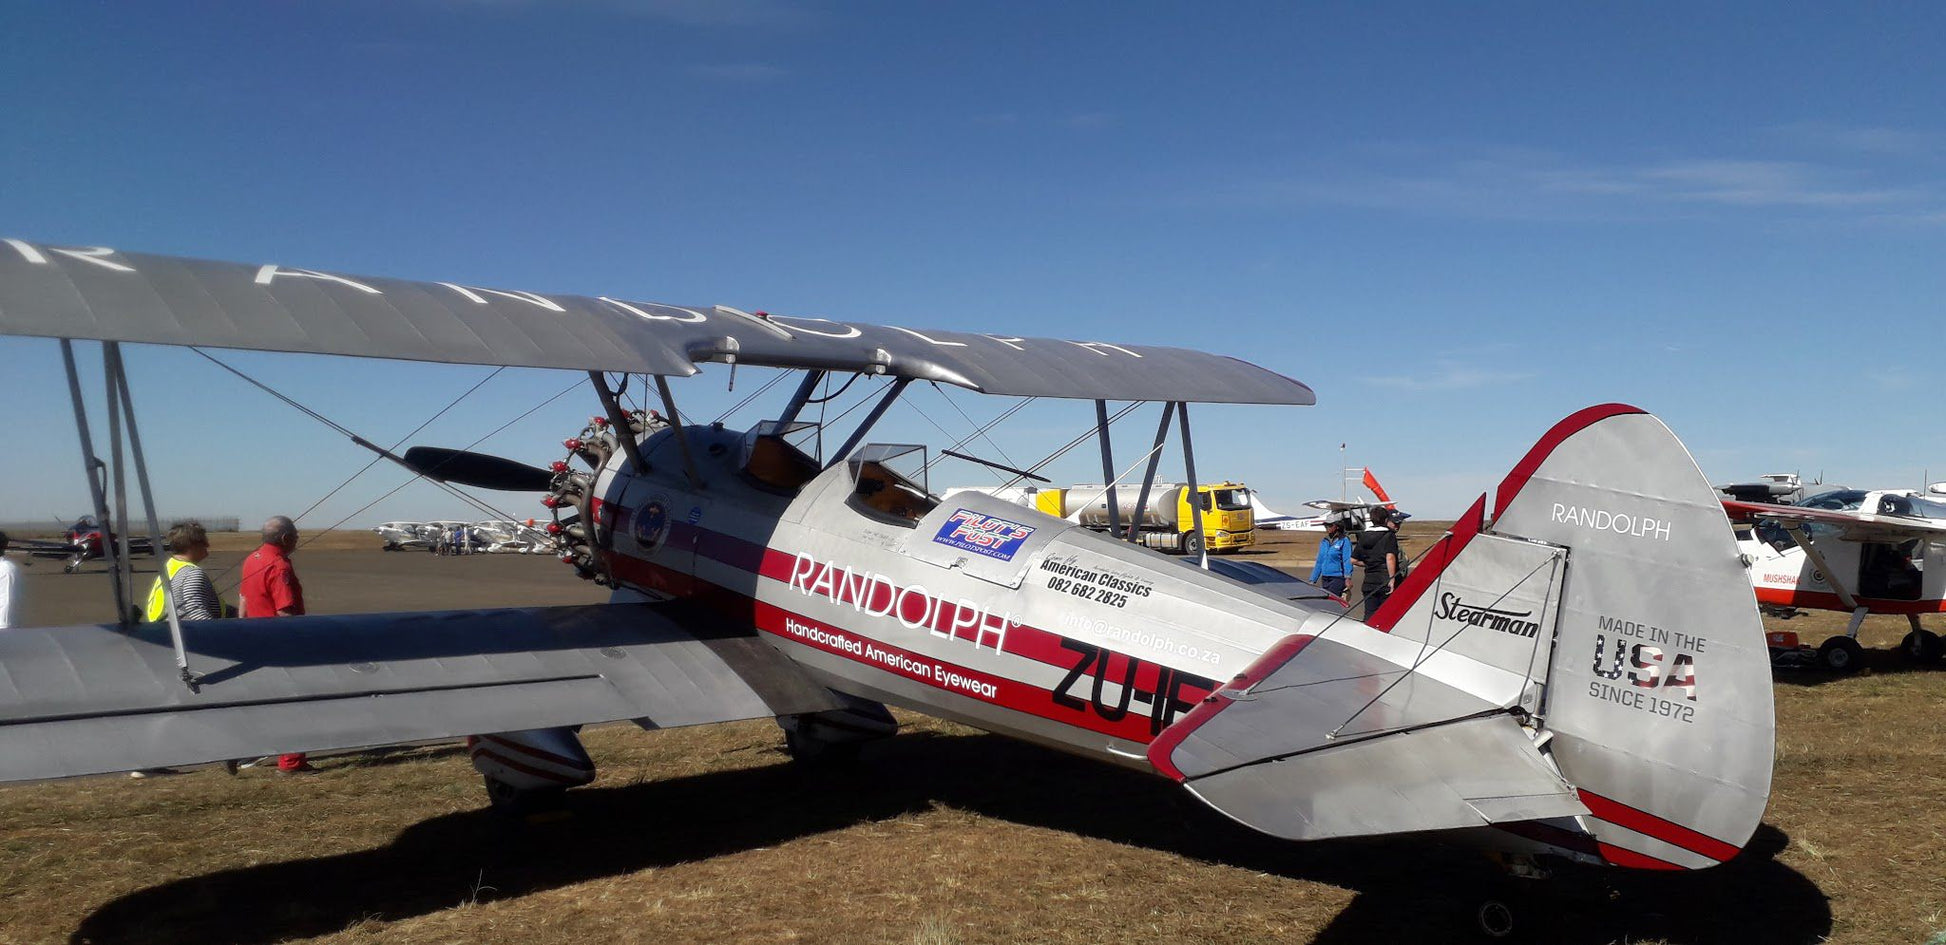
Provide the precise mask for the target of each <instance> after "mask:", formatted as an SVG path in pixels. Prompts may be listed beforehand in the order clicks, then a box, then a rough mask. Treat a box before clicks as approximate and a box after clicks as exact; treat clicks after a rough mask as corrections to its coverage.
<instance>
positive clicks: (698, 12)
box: [436, 0, 812, 28]
mask: <svg viewBox="0 0 1946 945" xmlns="http://www.w3.org/2000/svg"><path fill="white" fill-rule="evenodd" d="M436 2H439V3H442V4H444V5H445V6H448V7H476V8H486V9H493V8H498V9H508V10H512V9H528V8H531V9H540V8H543V7H556V8H558V7H562V6H576V7H581V8H584V9H596V10H606V11H608V12H611V13H620V14H626V15H629V16H640V17H647V18H649V19H656V20H667V21H669V22H672V23H681V24H684V25H686V26H718V27H769V28H777V27H790V26H797V25H800V24H803V23H805V22H808V21H809V20H810V19H811V16H812V14H811V12H810V10H809V9H808V8H806V7H802V6H798V5H795V4H791V3H785V2H782V0H436Z"/></svg>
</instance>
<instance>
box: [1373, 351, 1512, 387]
mask: <svg viewBox="0 0 1946 945" xmlns="http://www.w3.org/2000/svg"><path fill="white" fill-rule="evenodd" d="M1494 360H1495V359H1488V358H1485V357H1466V358H1436V359H1434V360H1433V362H1432V365H1431V367H1430V369H1429V370H1427V371H1421V372H1418V373H1413V374H1394V375H1380V376H1377V377H1370V378H1366V381H1367V382H1368V383H1371V384H1375V385H1377V386H1379V387H1390V388H1394V389H1396V390H1409V391H1451V390H1477V389H1479V388H1482V387H1499V386H1502V385H1505V384H1517V383H1519V382H1521V381H1525V380H1528V379H1530V378H1532V377H1533V376H1534V375H1533V373H1532V372H1530V371H1518V370H1509V369H1507V368H1505V367H1501V366H1499V365H1497V364H1495V363H1494Z"/></svg>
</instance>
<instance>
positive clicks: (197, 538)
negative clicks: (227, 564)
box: [144, 522, 223, 620]
mask: <svg viewBox="0 0 1946 945" xmlns="http://www.w3.org/2000/svg"><path fill="white" fill-rule="evenodd" d="M169 552H170V555H169V560H168V561H167V562H165V563H164V564H163V568H164V570H165V571H166V573H167V574H168V578H169V596H170V598H173V599H174V600H175V603H176V617H177V618H178V619H181V620H214V619H216V618H218V617H221V616H223V602H222V601H221V600H220V599H218V598H217V596H216V585H214V584H211V583H210V580H209V575H208V574H207V573H205V572H204V571H203V569H202V568H201V567H199V566H198V565H199V564H200V563H201V562H202V560H203V559H204V558H207V557H209V533H207V532H205V531H204V530H203V526H202V524H201V523H199V522H177V523H176V524H174V525H172V526H170V527H169ZM167 607H168V604H167V602H166V600H165V599H164V598H163V596H162V577H161V576H160V575H158V576H157V577H156V579H155V586H154V587H152V588H150V589H149V606H148V611H147V613H146V614H145V615H144V616H146V617H147V618H148V619H149V620H162V619H164V618H166V617H167V616H168V610H167Z"/></svg>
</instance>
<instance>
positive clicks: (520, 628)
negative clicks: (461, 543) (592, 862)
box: [0, 604, 837, 781]
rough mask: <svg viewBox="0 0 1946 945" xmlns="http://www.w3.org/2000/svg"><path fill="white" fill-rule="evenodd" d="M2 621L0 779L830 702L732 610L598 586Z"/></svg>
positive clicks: (686, 719)
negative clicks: (184, 649)
mask: <svg viewBox="0 0 1946 945" xmlns="http://www.w3.org/2000/svg"><path fill="white" fill-rule="evenodd" d="M183 634H184V638H185V641H186V643H187V646H188V651H189V663H190V668H191V669H192V670H194V671H195V672H196V673H198V674H199V676H200V681H199V684H198V685H197V687H196V688H195V689H193V690H192V689H191V688H190V687H189V686H187V685H185V684H184V683H183V681H182V679H181V678H180V673H179V671H178V669H177V667H176V663H175V655H174V650H173V648H172V646H171V643H170V639H169V633H168V628H167V626H166V625H163V624H149V625H144V626H138V627H135V628H132V629H123V628H119V627H116V626H114V625H88V626H74V627H45V628H27V629H19V630H11V631H8V632H6V633H0V781H23V780H36V779H44V778H63V777H72V776H77V775H87V774H101V773H105V772H112V771H126V770H131V769H137V768H154V767H162V766H167V765H184V764H197V763H203V762H210V761H220V760H224V759H229V758H247V757H256V756H260V755H269V754H276V753H279V752H295V751H326V750H331V749H343V748H362V747H371V746H377V745H390V744H400V743H406V742H415V741H427V740H433V739H442V738H453V737H458V736H463V735H471V734H478V733H482V732H504V731H517V730H523V729H533V728H547V727H553V726H564V725H577V724H582V723H593V722H608V721H616V720H621V719H633V720H636V721H639V722H641V723H642V724H644V725H648V726H652V727H665V728H666V727H675V726H682V725H697V724H703V723H708V722H725V721H733V720H738V719H750V718H768V717H773V716H776V715H783V714H795V713H800V712H815V711H821V710H824V709H830V708H835V707H837V703H836V702H835V701H834V699H833V697H832V696H831V695H830V694H829V693H828V692H827V691H826V690H824V689H823V688H822V687H821V686H818V685H817V684H815V683H813V682H812V681H810V680H809V679H808V678H807V677H805V676H804V674H803V673H802V672H801V671H800V670H798V668H797V666H796V664H794V663H792V662H791V661H790V660H789V659H787V658H785V657H784V656H782V655H781V654H779V653H778V652H777V651H776V650H774V649H772V648H771V647H770V646H769V645H768V644H766V643H764V642H763V641H761V640H759V639H757V638H756V636H755V635H754V633H753V632H752V631H751V629H750V627H749V626H748V625H747V624H743V625H739V624H738V623H737V622H735V621H733V620H730V619H728V618H724V617H721V616H719V615H716V614H713V613H710V612H707V611H702V610H698V609H694V608H689V607H685V606H682V605H655V604H607V605H590V606H578V607H547V608H534V609H514V610H479V611H443V612H432V613H411V614H359V615H347V616H331V617H284V618H264V619H256V620H212V621H199V622H193V623H187V624H184V625H183Z"/></svg>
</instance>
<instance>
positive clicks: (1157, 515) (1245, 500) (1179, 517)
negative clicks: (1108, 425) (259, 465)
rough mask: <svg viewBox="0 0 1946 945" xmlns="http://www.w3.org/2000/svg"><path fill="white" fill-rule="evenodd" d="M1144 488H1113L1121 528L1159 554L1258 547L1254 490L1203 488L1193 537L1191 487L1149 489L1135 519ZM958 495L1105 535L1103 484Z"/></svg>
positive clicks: (1169, 485)
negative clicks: (1000, 502)
mask: <svg viewBox="0 0 1946 945" xmlns="http://www.w3.org/2000/svg"><path fill="white" fill-rule="evenodd" d="M1140 491H1141V487H1140V486H1130V485H1118V486H1116V487H1115V504H1116V506H1117V507H1118V508H1117V510H1116V511H1117V518H1118V520H1119V521H1120V523H1121V526H1122V527H1123V528H1127V527H1128V523H1129V522H1130V521H1135V522H1136V523H1137V526H1138V530H1137V532H1136V539H1137V540H1138V541H1140V542H1141V543H1142V544H1143V545H1144V546H1146V547H1149V548H1155V549H1157V550H1160V551H1180V552H1182V553H1184V554H1192V555H1193V554H1201V553H1202V551H1203V547H1204V545H1205V544H1207V545H1208V547H1209V550H1210V551H1212V552H1224V551H1234V550H1236V549H1238V548H1247V547H1249V546H1250V545H1251V544H1252V543H1253V542H1254V541H1255V538H1254V537H1253V536H1254V533H1255V530H1256V513H1255V511H1254V510H1253V508H1252V503H1251V501H1250V490H1249V488H1248V487H1246V486H1244V485H1243V484H1242V483H1237V482H1217V483H1202V484H1198V485H1197V487H1196V494H1197V495H1198V496H1200V497H1201V498H1202V503H1203V533H1202V535H1201V536H1198V535H1197V534H1196V533H1195V521H1196V518H1195V510H1194V509H1193V508H1191V507H1190V505H1189V495H1190V492H1189V487H1188V486H1187V485H1185V484H1183V483H1180V482H1158V483H1156V484H1155V485H1154V486H1152V487H1150V489H1149V501H1148V502H1147V504H1146V505H1145V506H1144V507H1143V508H1142V509H1141V510H1140V511H1141V514H1140V515H1137V514H1136V512H1137V509H1136V505H1135V503H1136V500H1137V499H1138V498H1139V496H1138V494H1137V493H1139V492H1140ZM955 492H984V493H986V494H988V495H992V496H995V497H997V498H1001V499H1006V500H1007V501H1009V502H1012V503H1014V504H1016V505H1022V506H1026V507H1027V508H1030V509H1034V510H1036V511H1040V512H1045V513H1047V514H1049V515H1052V516H1054V517H1056V518H1064V519H1068V520H1069V521H1073V522H1077V523H1079V524H1080V525H1081V526H1082V527H1084V528H1092V529H1094V530H1096V531H1107V530H1108V525H1109V518H1108V490H1107V487H1105V486H1103V485H1101V484H1100V483H1092V484H1081V485H1073V486H1067V487H1064V488H1052V489H1050V488H1040V487H1034V486H1014V487H1009V488H1006V489H981V488H978V487H971V488H966V489H949V490H947V492H946V495H947V496H948V497H950V496H951V495H952V494H953V493H955Z"/></svg>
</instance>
